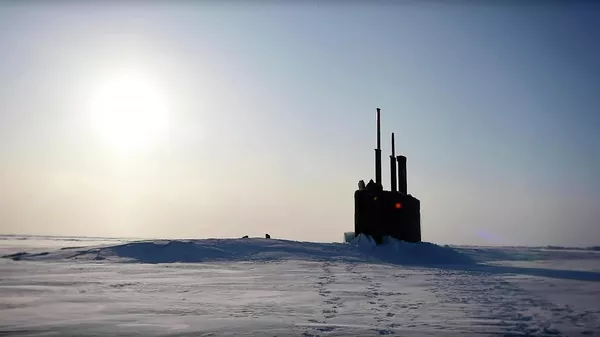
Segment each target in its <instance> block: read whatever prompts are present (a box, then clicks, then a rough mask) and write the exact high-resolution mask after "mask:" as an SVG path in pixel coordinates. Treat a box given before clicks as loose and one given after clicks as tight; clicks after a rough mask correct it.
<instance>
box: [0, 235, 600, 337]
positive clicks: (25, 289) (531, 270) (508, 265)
mask: <svg viewBox="0 0 600 337" xmlns="http://www.w3.org/2000/svg"><path fill="white" fill-rule="evenodd" d="M348 241H349V242H344V243H331V244H326V243H311V242H297V241H290V240H277V239H262V238H249V239H202V240H131V239H127V240H126V239H111V238H52V237H15V236H4V237H0V254H2V255H3V256H4V257H6V258H3V259H0V335H5V334H7V335H17V336H40V335H46V334H47V335H57V336H62V335H78V336H92V335H94V336H98V335H102V336H241V335H243V336H378V335H394V336H430V335H431V336H434V335H435V336H439V335H443V336H455V335H456V336H458V335H471V336H486V335H489V336H492V335H493V336H497V335H502V336H521V335H523V336H524V335H530V336H586V335H594V334H595V335H600V252H599V251H598V250H597V249H596V250H594V249H567V248H566V247H538V248H535V247H472V246H470V247H455V246H440V245H435V244H432V243H419V244H413V243H406V242H399V241H397V240H393V239H388V240H386V244H384V245H381V246H377V245H375V244H374V242H373V241H372V239H370V238H368V237H364V236H359V237H357V238H356V239H354V240H348Z"/></svg>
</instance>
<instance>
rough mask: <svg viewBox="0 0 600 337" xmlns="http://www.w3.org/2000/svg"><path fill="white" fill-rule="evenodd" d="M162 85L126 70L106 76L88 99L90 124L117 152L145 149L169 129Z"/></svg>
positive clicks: (158, 140)
mask: <svg viewBox="0 0 600 337" xmlns="http://www.w3.org/2000/svg"><path fill="white" fill-rule="evenodd" d="M165 96H166V94H165V92H164V89H162V88H161V87H160V84H159V83H157V82H156V81H154V80H153V79H152V78H150V77H148V76H146V75H145V74H143V73H139V72H133V71H127V72H122V73H120V74H118V75H115V76H113V77H110V78H108V79H106V80H105V81H104V82H103V83H101V84H100V85H99V87H98V88H97V90H96V91H95V92H94V93H93V95H92V98H91V100H90V110H91V111H90V112H91V114H90V117H91V127H92V128H93V129H94V132H95V134H96V135H97V136H98V137H99V138H101V140H102V141H103V142H104V143H106V144H107V145H109V146H110V147H112V148H113V149H115V150H117V151H121V152H132V151H133V152H135V151H141V150H144V149H148V148H149V147H150V146H152V145H155V144H157V143H158V142H160V141H162V140H164V138H165V137H166V136H167V133H168V131H169V107H168V104H167V103H168V102H167V98H166V97H165Z"/></svg>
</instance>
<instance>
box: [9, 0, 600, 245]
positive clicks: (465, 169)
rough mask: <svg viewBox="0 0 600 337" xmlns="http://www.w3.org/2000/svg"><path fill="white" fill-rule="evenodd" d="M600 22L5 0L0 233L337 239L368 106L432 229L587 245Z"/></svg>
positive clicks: (341, 8)
mask: <svg viewBox="0 0 600 337" xmlns="http://www.w3.org/2000/svg"><path fill="white" fill-rule="evenodd" d="M598 31H600V7H599V6H598V5H596V4H592V3H591V2H580V3H577V4H561V5H559V4H557V3H555V2H553V3H552V4H530V5H523V6H519V5H517V4H516V3H515V2H510V3H508V4H499V3H494V4H490V5H485V4H478V5H469V4H467V3H466V2H463V3H461V4H456V5H442V4H436V3H433V2H430V3H427V4H421V5H419V4H417V3H416V2H415V3H413V2H409V3H407V4H395V5H392V4H391V2H390V3H385V4H383V3H378V4H373V5H367V2H365V3H362V4H361V3H359V2H351V3H349V4H342V3H341V2H340V3H339V4H338V3H335V4H331V5H329V6H325V5H322V6H314V4H313V3H311V2H309V3H304V2H298V3H297V4H296V3H295V4H287V5H276V4H275V3H261V2H248V3H242V2H235V3H233V4H226V5H225V4H223V5H218V4H217V3H216V2H214V3H213V2H210V3H206V4H203V3H201V2H198V3H195V2H175V3H173V4H165V3H161V4H153V5H150V4H146V5H142V4H141V3H140V2H131V3H129V4H122V5H113V6H106V5H101V4H99V3H95V2H87V3H86V4H77V5H76V4H75V3H74V2H58V3H53V4H51V5H50V4H48V5H46V4H44V3H42V2H35V3H29V4H18V2H6V3H2V4H0V46H1V47H2V53H1V55H0V232H2V233H29V234H56V235H91V236H97V235H101V236H136V237H161V236H162V237H207V236H208V237H219V236H228V237H238V236H240V237H241V236H242V235H246V234H248V235H251V236H253V235H260V236H262V235H264V233H270V234H272V235H273V237H283V238H289V239H298V240H314V241H339V240H341V239H342V234H343V232H345V231H351V230H352V229H353V192H354V190H355V189H356V187H357V182H358V180H359V179H365V180H368V179H370V178H372V177H373V174H374V173H373V171H374V170H373V148H374V146H375V138H374V137H375V120H374V116H375V109H376V108H377V107H379V108H381V109H382V122H383V126H382V127H383V133H382V134H383V140H382V142H383V157H384V166H383V167H384V170H383V178H384V184H386V188H389V187H388V184H389V178H388V175H389V173H388V172H389V171H388V170H389V169H388V167H387V160H386V159H387V155H388V154H389V151H390V149H389V147H390V146H389V134H390V132H392V131H394V132H395V135H396V149H397V152H400V153H402V154H405V155H406V156H407V157H408V189H409V192H411V193H413V194H414V195H415V196H417V197H418V198H420V199H421V204H422V207H423V209H422V219H423V238H424V240H427V241H433V242H440V243H458V244H462V243H471V244H531V245H541V244H556V245H593V244H598V242H600V208H599V207H598V201H599V200H600V175H599V174H598V172H600V114H599V113H598V107H599V106H600V94H599V93H598V88H599V87H600V81H599V79H600V47H599V46H598V43H597V33H596V32H598ZM132 74H134V75H132ZM142 97H143V98H142Z"/></svg>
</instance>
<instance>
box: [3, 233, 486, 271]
mask: <svg viewBox="0 0 600 337" xmlns="http://www.w3.org/2000/svg"><path fill="white" fill-rule="evenodd" d="M3 257H5V258H10V259H13V260H29V261H114V262H138V263H177V262H180V263H194V262H221V261H259V262H260V261H264V262H269V261H281V260H309V261H321V260H330V261H331V260H337V261H344V262H370V263H377V262H384V263H396V264H411V265H448V264H471V263H474V260H473V259H472V258H471V257H469V256H468V255H466V254H463V253H461V252H459V251H458V250H456V249H454V248H451V247H447V246H439V245H435V244H432V243H426V242H423V243H407V242H402V241H398V240H396V239H393V238H387V239H386V240H385V243H384V244H383V245H376V244H375V242H374V241H373V239H372V238H370V237H368V236H364V235H362V234H361V235H359V236H358V237H356V238H354V239H353V240H351V241H349V242H347V243H330V244H327V243H314V242H298V241H290V240H277V239H260V238H249V239H202V240H162V241H161V240H159V241H134V242H129V243H124V244H117V245H114V244H108V245H100V246H92V247H85V248H82V247H65V248H62V249H59V250H54V251H48V252H42V253H26V252H20V253H16V254H10V255H5V256H3Z"/></svg>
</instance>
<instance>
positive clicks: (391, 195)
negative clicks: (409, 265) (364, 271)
mask: <svg viewBox="0 0 600 337" xmlns="http://www.w3.org/2000/svg"><path fill="white" fill-rule="evenodd" d="M376 122H377V148H376V149H375V181H373V179H371V180H370V181H369V183H368V184H366V185H365V182H364V180H360V181H359V182H358V189H357V190H356V191H355V192H354V237H356V236H358V235H360V234H364V235H368V236H370V237H372V238H373V239H374V240H375V242H376V243H377V244H382V243H383V240H384V238H385V237H393V238H396V239H398V240H401V241H406V242H421V202H420V200H419V199H417V198H416V197H414V196H412V195H411V194H409V193H408V191H407V176H406V156H403V155H398V156H396V153H395V152H396V148H395V144H394V133H392V137H391V143H392V153H391V155H390V182H391V186H390V190H389V191H386V190H384V187H383V184H382V182H381V109H380V108H377V117H376ZM396 174H397V175H396Z"/></svg>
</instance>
